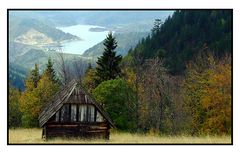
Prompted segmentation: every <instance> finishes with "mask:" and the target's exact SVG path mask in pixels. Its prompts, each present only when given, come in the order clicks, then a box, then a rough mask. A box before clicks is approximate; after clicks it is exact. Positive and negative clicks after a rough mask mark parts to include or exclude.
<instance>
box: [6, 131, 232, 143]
mask: <svg viewBox="0 0 240 154" xmlns="http://www.w3.org/2000/svg"><path fill="white" fill-rule="evenodd" d="M41 132H42V130H41V129H38V128H33V129H20V128H18V129H10V130H9V143H10V144H94V143H98V144H128V143H129V144H131V143H132V144H135V143H136V144H141V143H143V144H179V143H180V144H181V143H182V144H219V143H220V144H221V143H224V144H230V143H231V136H202V137H192V136H158V135H150V134H146V135H143V134H131V133H122V132H116V131H113V132H111V134H110V140H109V141H106V140H101V139H92V140H84V139H80V138H54V139H51V140H47V141H43V140H42V139H41Z"/></svg>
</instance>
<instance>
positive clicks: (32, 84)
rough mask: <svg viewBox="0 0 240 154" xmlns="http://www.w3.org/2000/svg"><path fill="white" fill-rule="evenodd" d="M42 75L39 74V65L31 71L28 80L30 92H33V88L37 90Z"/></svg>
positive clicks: (27, 85) (27, 84)
mask: <svg viewBox="0 0 240 154" xmlns="http://www.w3.org/2000/svg"><path fill="white" fill-rule="evenodd" d="M40 78H41V77H40V74H39V68H38V65H37V64H35V67H34V69H33V70H31V72H30V74H29V77H28V79H27V80H26V87H27V89H29V90H32V89H33V88H37V83H38V81H39V80H40Z"/></svg>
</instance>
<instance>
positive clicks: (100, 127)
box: [42, 122, 110, 139]
mask: <svg viewBox="0 0 240 154" xmlns="http://www.w3.org/2000/svg"><path fill="white" fill-rule="evenodd" d="M109 129H110V126H109V124H107V123H104V122H102V123H96V122H95V123H75V124H73V123H64V124H59V123H54V122H52V123H48V124H46V125H45V126H44V127H43V134H42V135H43V136H42V137H43V138H45V139H49V138H52V137H81V138H103V139H109Z"/></svg>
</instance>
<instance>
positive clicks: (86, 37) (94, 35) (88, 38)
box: [57, 25, 109, 55]
mask: <svg viewBox="0 0 240 154" xmlns="http://www.w3.org/2000/svg"><path fill="white" fill-rule="evenodd" d="M57 29H60V30H62V31H63V32H65V33H70V34H72V35H75V36H78V37H80V38H81V40H79V41H72V42H66V43H63V44H62V51H63V52H64V53H71V54H79V55H82V54H83V53H84V51H86V50H87V49H89V48H91V47H93V46H94V45H96V44H98V43H100V42H101V41H103V40H104V39H105V38H106V35H107V34H108V33H109V31H108V30H106V29H104V27H100V26H95V25H74V26H69V27H57ZM90 29H98V30H93V31H90ZM99 29H102V30H99Z"/></svg>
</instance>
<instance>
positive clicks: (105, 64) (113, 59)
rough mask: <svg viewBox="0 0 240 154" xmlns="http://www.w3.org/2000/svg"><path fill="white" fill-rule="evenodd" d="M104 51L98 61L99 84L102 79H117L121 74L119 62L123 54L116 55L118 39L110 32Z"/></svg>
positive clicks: (105, 41)
mask: <svg viewBox="0 0 240 154" xmlns="http://www.w3.org/2000/svg"><path fill="white" fill-rule="evenodd" d="M103 44H104V46H105V48H104V52H103V55H102V56H101V57H99V58H98V61H97V68H96V69H97V76H98V77H99V79H98V81H96V82H97V84H100V83H101V82H102V81H106V80H111V79H115V78H116V77H117V76H119V75H120V73H121V70H120V67H119V63H120V61H121V60H122V56H121V55H116V51H114V50H115V49H116V47H117V41H116V40H115V38H114V37H113V35H112V33H111V32H110V33H109V34H108V36H107V38H106V39H105V40H104V43H103Z"/></svg>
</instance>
